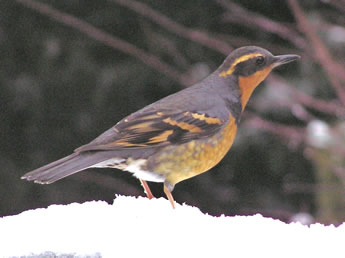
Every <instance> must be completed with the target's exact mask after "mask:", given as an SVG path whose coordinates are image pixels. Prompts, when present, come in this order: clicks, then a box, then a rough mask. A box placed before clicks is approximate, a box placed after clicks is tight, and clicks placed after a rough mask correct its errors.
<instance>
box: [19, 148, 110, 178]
mask: <svg viewBox="0 0 345 258" xmlns="http://www.w3.org/2000/svg"><path fill="white" fill-rule="evenodd" d="M107 154H110V153H107ZM108 156H109V155H104V153H103V155H102V153H99V152H96V153H90V152H83V153H73V154H71V155H69V156H67V157H64V158H62V159H59V160H57V161H54V162H52V163H50V164H48V165H45V166H43V167H40V168H38V169H35V170H33V171H31V172H29V173H27V174H25V175H24V176H22V179H26V180H28V181H35V183H40V184H50V183H53V182H55V181H57V180H60V179H61V178H64V177H66V176H69V175H72V174H74V173H77V172H79V171H81V170H84V169H87V168H89V167H91V166H92V165H95V164H97V163H99V162H102V161H105V160H107V159H108Z"/></svg>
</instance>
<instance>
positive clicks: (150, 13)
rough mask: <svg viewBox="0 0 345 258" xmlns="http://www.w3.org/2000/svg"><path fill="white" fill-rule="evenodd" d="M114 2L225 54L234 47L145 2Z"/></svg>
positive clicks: (125, 0)
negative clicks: (166, 14) (156, 9)
mask: <svg viewBox="0 0 345 258" xmlns="http://www.w3.org/2000/svg"><path fill="white" fill-rule="evenodd" d="M112 1H113V2H114V3H117V4H120V5H122V6H126V7H127V8H129V9H131V10H133V11H135V12H136V13H139V14H141V15H143V16H144V17H146V18H148V19H150V20H152V21H153V22H155V23H157V24H158V25H160V26H162V27H164V28H165V29H167V30H169V31H171V32H173V33H175V34H177V35H179V36H182V37H184V38H186V39H189V40H191V41H194V42H196V43H198V44H201V45H203V46H206V47H208V48H210V49H213V50H215V51H217V52H220V53H222V54H224V55H229V54H230V52H231V51H232V50H233V48H232V47H231V46H230V45H229V44H228V43H226V42H225V41H221V40H219V39H217V38H214V37H212V36H210V35H209V34H207V33H206V32H201V31H198V30H194V29H190V28H186V27H184V26H183V25H181V24H179V23H177V22H175V21H173V20H171V19H170V18H168V17H167V16H165V15H163V14H161V13H159V12H158V11H155V10H154V9H152V8H151V7H149V6H147V5H146V4H144V3H140V2H137V1H134V0H112Z"/></svg>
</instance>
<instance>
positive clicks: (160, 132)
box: [22, 46, 300, 208]
mask: <svg viewBox="0 0 345 258" xmlns="http://www.w3.org/2000/svg"><path fill="white" fill-rule="evenodd" d="M299 58H300V56H298V55H277V56H274V55H273V54H271V53H270V52H269V51H268V50H266V49H263V48H261V47H257V46H245V47H240V48H237V49H235V50H233V51H232V52H231V53H230V54H229V56H227V57H226V59H225V60H224V62H223V63H222V64H221V65H220V66H219V68H218V69H216V70H215V71H214V72H213V73H211V74H210V75H209V76H207V77H206V78H205V79H203V80H201V81H200V82H198V83H196V84H194V85H192V86H189V87H187V88H185V89H183V90H181V91H178V92H176V93H174V94H172V95H169V96H167V97H164V98H162V99H160V100H158V101H156V102H154V103H152V104H150V105H148V106H146V107H144V108H142V109H140V110H138V111H137V112H134V113H132V114H130V115H128V116H127V117H125V118H123V119H122V120H120V121H119V122H118V123H117V124H115V125H114V126H113V127H111V128H110V129H108V130H107V131H105V132H104V133H103V134H101V135H100V136H98V137H97V138H95V139H94V140H92V141H91V142H90V143H88V144H86V145H82V146H81V147H79V148H77V149H75V150H74V152H73V153H72V154H70V155H68V156H66V157H64V158H62V159H59V160H57V161H55V162H52V163H50V164H48V165H45V166H43V167H40V168H38V169H35V170H33V171H31V172H29V173H26V174H25V175H24V176H22V179H26V180H28V181H34V182H35V183H41V184H50V183H53V182H55V181H57V180H60V179H62V178H64V177H67V176H69V175H72V174H74V173H77V172H80V171H82V170H85V169H88V168H116V169H120V170H124V171H128V172H130V173H132V174H133V175H134V176H135V177H136V178H138V179H139V180H140V182H141V185H142V186H143V188H144V192H145V193H146V195H147V197H148V198H149V199H152V198H153V197H154V196H153V194H152V192H151V190H150V187H149V185H148V184H147V181H150V182H160V183H163V191H164V193H165V194H166V196H167V198H168V200H169V201H170V203H171V206H172V207H173V208H175V207H176V206H175V201H174V198H173V196H172V191H173V189H174V187H175V185H176V184H177V183H179V182H181V181H183V180H185V179H188V178H191V177H194V176H197V175H199V174H201V173H204V172H206V171H208V170H210V169H211V168H213V167H214V166H215V165H217V164H218V163H219V162H220V161H221V160H222V159H223V157H224V156H225V155H226V153H227V152H228V151H229V149H230V148H231V146H232V144H233V141H234V139H235V135H236V132H237V128H238V124H239V122H240V119H241V115H242V113H243V111H244V109H245V107H246V105H247V102H248V100H249V98H250V96H251V95H252V93H253V91H254V89H255V88H256V87H257V86H258V85H259V84H260V83H261V82H262V81H263V80H264V79H265V78H266V77H267V76H268V75H269V74H270V72H271V71H272V70H273V69H274V68H275V67H278V66H280V65H283V64H287V63H289V62H292V61H295V60H297V59H299Z"/></svg>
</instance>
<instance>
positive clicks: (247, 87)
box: [238, 66, 272, 111]
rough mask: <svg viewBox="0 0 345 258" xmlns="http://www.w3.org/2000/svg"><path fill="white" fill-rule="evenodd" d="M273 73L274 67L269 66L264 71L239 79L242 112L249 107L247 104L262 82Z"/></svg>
mask: <svg viewBox="0 0 345 258" xmlns="http://www.w3.org/2000/svg"><path fill="white" fill-rule="evenodd" d="M271 71H272V66H268V67H266V68H265V69H263V70H260V71H257V72H256V73H254V74H252V75H250V76H247V77H242V76H240V77H239V78H238V84H239V87H240V90H241V103H242V111H243V110H244V108H245V107H246V105H247V102H248V100H249V98H250V96H251V95H252V93H253V91H254V90H255V88H256V87H257V86H258V85H259V84H260V82H262V81H263V80H264V79H265V78H266V77H267V75H268V74H269V73H270V72H271Z"/></svg>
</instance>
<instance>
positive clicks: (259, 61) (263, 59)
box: [255, 56, 265, 65]
mask: <svg viewBox="0 0 345 258" xmlns="http://www.w3.org/2000/svg"><path fill="white" fill-rule="evenodd" d="M255 62H256V64H257V65H263V64H264V63H265V58H264V57H263V56H259V57H258V58H256V61H255Z"/></svg>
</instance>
